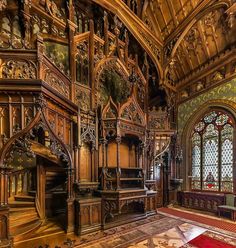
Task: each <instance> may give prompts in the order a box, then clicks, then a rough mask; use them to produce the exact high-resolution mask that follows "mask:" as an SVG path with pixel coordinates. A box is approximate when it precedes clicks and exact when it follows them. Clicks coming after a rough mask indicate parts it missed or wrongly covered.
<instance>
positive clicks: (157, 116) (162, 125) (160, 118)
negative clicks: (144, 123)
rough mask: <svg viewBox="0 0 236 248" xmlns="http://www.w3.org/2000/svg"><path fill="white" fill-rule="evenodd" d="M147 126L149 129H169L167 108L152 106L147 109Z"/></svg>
mask: <svg viewBox="0 0 236 248" xmlns="http://www.w3.org/2000/svg"><path fill="white" fill-rule="evenodd" d="M148 127H149V129H156V130H160V129H161V130H169V129H170V122H169V113H168V110H167V108H164V109H163V108H158V109H156V108H155V107H153V108H152V109H151V110H150V111H149V121H148Z"/></svg>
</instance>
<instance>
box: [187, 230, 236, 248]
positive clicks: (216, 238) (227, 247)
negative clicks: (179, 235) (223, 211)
mask: <svg viewBox="0 0 236 248" xmlns="http://www.w3.org/2000/svg"><path fill="white" fill-rule="evenodd" d="M235 244H236V242H235V239H232V238H228V237H226V236H221V235H219V234H214V233H211V232H205V233H204V234H201V235H199V236H198V237H196V238H194V239H192V240H191V241H189V242H188V244H186V245H184V246H183V247H182V248H185V247H188V248H190V247H198V248H235Z"/></svg>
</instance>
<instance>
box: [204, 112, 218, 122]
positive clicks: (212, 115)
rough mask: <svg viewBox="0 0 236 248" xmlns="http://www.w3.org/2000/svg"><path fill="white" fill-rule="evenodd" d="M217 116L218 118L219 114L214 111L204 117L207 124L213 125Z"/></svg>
mask: <svg viewBox="0 0 236 248" xmlns="http://www.w3.org/2000/svg"><path fill="white" fill-rule="evenodd" d="M216 116H217V113H216V112H215V111H212V112H211V113H209V114H208V115H206V116H205V117H204V121H205V122H206V123H211V122H212V121H214V120H215V118H216Z"/></svg>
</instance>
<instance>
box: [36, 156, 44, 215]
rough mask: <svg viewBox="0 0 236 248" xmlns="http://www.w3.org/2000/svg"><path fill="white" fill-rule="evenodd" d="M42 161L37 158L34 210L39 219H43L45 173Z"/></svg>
mask: <svg viewBox="0 0 236 248" xmlns="http://www.w3.org/2000/svg"><path fill="white" fill-rule="evenodd" d="M42 163H43V161H41V159H40V158H39V157H38V158H37V164H38V165H37V194H36V208H37V210H38V213H39V216H40V218H41V219H45V184H46V179H45V178H46V173H45V169H44V166H43V165H42Z"/></svg>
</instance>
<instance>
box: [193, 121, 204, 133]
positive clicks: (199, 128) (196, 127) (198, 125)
mask: <svg viewBox="0 0 236 248" xmlns="http://www.w3.org/2000/svg"><path fill="white" fill-rule="evenodd" d="M204 127H205V123H204V122H202V121H201V122H199V123H198V124H197V125H196V126H195V130H196V131H197V132H201V131H202V130H203V129H204Z"/></svg>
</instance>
